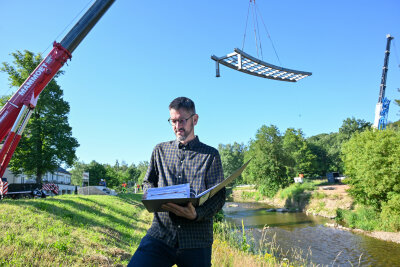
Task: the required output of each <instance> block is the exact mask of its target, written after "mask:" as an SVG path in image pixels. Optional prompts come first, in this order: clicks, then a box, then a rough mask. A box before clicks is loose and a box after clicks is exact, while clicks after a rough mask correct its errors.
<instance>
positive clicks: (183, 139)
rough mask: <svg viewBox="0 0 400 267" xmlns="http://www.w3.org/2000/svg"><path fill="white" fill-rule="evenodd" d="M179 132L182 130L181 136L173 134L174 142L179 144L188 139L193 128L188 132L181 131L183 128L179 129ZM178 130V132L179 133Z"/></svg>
mask: <svg viewBox="0 0 400 267" xmlns="http://www.w3.org/2000/svg"><path fill="white" fill-rule="evenodd" d="M179 130H183V134H181V135H178V134H177V133H176V134H175V135H176V140H178V141H179V142H183V141H185V140H186V139H187V138H188V136H189V135H190V133H191V132H192V131H193V128H192V129H189V131H186V130H185V129H183V128H181V129H179ZM179 130H178V132H179Z"/></svg>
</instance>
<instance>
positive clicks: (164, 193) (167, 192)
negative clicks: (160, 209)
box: [145, 183, 190, 200]
mask: <svg viewBox="0 0 400 267" xmlns="http://www.w3.org/2000/svg"><path fill="white" fill-rule="evenodd" d="M189 197H190V184H189V183H187V184H180V185H172V186H166V187H156V188H149V189H148V190H147V196H146V198H145V199H147V200H151V199H172V198H189Z"/></svg>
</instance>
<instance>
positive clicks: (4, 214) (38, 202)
mask: <svg viewBox="0 0 400 267" xmlns="http://www.w3.org/2000/svg"><path fill="white" fill-rule="evenodd" d="M140 199H141V196H140V195H133V194H131V195H125V196H120V197H118V196H117V197H115V196H81V195H63V196H58V197H54V198H46V199H26V200H3V201H1V202H0V207H1V214H0V226H1V229H2V233H3V234H2V235H0V265H1V266H3V265H8V266H61V265H62V266H99V265H102V266H126V265H127V263H128V262H129V260H130V257H131V256H132V254H133V252H134V251H135V250H136V247H137V245H138V244H139V241H140V239H141V238H142V236H143V235H144V233H145V230H146V229H147V228H148V225H149V223H150V220H151V215H150V214H149V213H147V212H145V211H144V210H143V208H141V207H139V205H141V202H140Z"/></svg>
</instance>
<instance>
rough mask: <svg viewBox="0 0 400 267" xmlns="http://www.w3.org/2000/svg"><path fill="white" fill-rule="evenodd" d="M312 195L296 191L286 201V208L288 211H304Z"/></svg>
mask: <svg viewBox="0 0 400 267" xmlns="http://www.w3.org/2000/svg"><path fill="white" fill-rule="evenodd" d="M311 195H312V193H311V192H309V191H301V190H299V191H294V192H293V194H292V195H291V196H290V197H288V198H287V199H286V201H285V207H286V208H288V209H299V210H300V211H303V210H304V208H305V207H306V206H307V205H308V203H309V202H310V199H311Z"/></svg>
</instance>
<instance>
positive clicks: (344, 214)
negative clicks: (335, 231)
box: [336, 206, 380, 231]
mask: <svg viewBox="0 0 400 267" xmlns="http://www.w3.org/2000/svg"><path fill="white" fill-rule="evenodd" d="M336 215H337V216H336V221H337V222H344V223H345V224H346V225H347V226H348V227H350V228H358V229H363V230H366V231H372V230H378V229H380V222H379V213H378V212H377V211H376V210H375V209H374V208H373V207H368V206H360V207H358V208H357V209H356V210H355V211H350V210H343V209H337V211H336Z"/></svg>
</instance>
